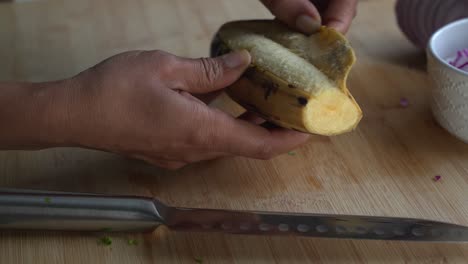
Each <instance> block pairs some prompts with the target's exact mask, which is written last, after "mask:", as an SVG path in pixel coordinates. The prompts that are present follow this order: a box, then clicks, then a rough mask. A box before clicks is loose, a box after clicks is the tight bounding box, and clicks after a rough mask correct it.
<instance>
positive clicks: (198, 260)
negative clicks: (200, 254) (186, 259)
mask: <svg viewBox="0 0 468 264" xmlns="http://www.w3.org/2000/svg"><path fill="white" fill-rule="evenodd" d="M194 260H195V262H196V263H199V264H202V263H203V259H202V258H194Z"/></svg>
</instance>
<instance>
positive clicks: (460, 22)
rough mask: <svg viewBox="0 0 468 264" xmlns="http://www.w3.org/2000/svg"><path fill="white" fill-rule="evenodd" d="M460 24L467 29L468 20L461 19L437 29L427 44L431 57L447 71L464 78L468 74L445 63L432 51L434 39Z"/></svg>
mask: <svg viewBox="0 0 468 264" xmlns="http://www.w3.org/2000/svg"><path fill="white" fill-rule="evenodd" d="M460 24H466V26H467V28H468V18H462V19H458V20H455V21H453V22H451V23H448V24H447V25H445V26H443V27H441V28H439V29H438V30H437V31H436V32H435V33H434V34H432V36H431V38H430V39H429V43H428V49H429V51H430V52H431V53H432V55H433V56H434V57H435V58H436V59H437V60H438V61H439V62H440V63H442V64H444V65H445V66H447V67H449V69H451V70H454V71H456V72H458V73H460V74H463V75H465V76H468V72H466V71H463V70H461V69H459V68H457V67H455V66H453V65H451V64H450V63H448V62H447V61H445V60H444V59H442V58H441V57H440V56H439V54H437V52H435V51H434V41H435V39H436V38H437V37H438V36H439V35H441V34H442V33H443V32H444V31H446V30H447V29H450V28H452V27H456V26H458V25H460Z"/></svg>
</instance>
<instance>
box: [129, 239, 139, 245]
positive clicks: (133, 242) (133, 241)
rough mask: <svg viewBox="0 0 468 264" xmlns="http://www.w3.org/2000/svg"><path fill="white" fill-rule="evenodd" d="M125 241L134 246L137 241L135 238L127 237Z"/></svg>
mask: <svg viewBox="0 0 468 264" xmlns="http://www.w3.org/2000/svg"><path fill="white" fill-rule="evenodd" d="M127 243H128V244H129V245H130V246H136V245H138V241H137V240H136V239H129V240H127Z"/></svg>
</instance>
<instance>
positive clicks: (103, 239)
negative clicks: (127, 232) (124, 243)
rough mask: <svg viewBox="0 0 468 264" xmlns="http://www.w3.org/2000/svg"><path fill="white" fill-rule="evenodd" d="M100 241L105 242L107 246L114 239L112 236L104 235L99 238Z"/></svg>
mask: <svg viewBox="0 0 468 264" xmlns="http://www.w3.org/2000/svg"><path fill="white" fill-rule="evenodd" d="M99 242H101V244H104V245H106V246H110V245H112V239H111V238H110V237H102V238H101V239H99Z"/></svg>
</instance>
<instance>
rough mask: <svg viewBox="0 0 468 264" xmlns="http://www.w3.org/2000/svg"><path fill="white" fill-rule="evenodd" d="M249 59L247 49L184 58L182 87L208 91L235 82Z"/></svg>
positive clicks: (197, 91)
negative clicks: (211, 56) (203, 56)
mask: <svg viewBox="0 0 468 264" xmlns="http://www.w3.org/2000/svg"><path fill="white" fill-rule="evenodd" d="M250 61H251V57H250V54H249V52H248V51H246V50H242V51H234V52H231V53H227V54H225V55H222V56H219V57H215V58H200V59H185V60H184V62H183V66H182V67H181V70H182V72H183V75H184V77H183V79H184V81H183V83H182V85H183V87H180V89H181V90H184V91H186V92H189V93H198V94H200V93H208V92H212V91H216V90H219V89H222V88H225V87H226V86H228V85H230V84H232V83H233V82H235V81H236V80H237V79H239V77H240V76H241V75H242V73H243V72H244V71H245V69H247V67H248V66H249V64H250Z"/></svg>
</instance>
